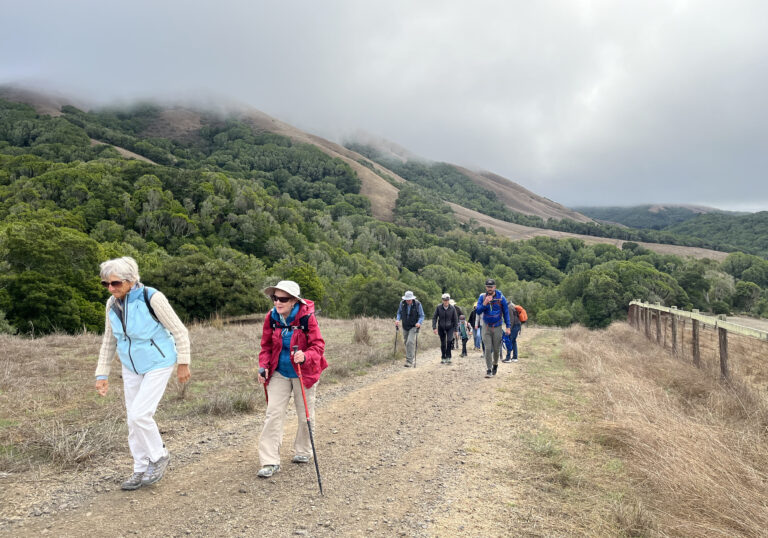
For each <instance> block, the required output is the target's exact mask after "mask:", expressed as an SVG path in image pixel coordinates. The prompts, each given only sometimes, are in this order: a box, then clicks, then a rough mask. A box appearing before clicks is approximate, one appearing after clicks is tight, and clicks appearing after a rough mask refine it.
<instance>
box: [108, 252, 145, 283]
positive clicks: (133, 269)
mask: <svg viewBox="0 0 768 538" xmlns="http://www.w3.org/2000/svg"><path fill="white" fill-rule="evenodd" d="M99 267H100V268H101V270H100V271H99V276H100V277H101V279H102V280H104V279H107V278H109V277H110V276H111V275H116V276H117V278H119V279H121V280H127V281H129V282H133V283H136V282H139V280H140V277H139V265H138V264H137V263H136V260H134V259H133V258H131V257H130V256H123V257H122V258H115V259H114V260H107V261H105V262H103V263H102V264H101V265H100V266H99Z"/></svg>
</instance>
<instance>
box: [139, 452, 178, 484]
mask: <svg viewBox="0 0 768 538" xmlns="http://www.w3.org/2000/svg"><path fill="white" fill-rule="evenodd" d="M170 461H171V454H170V453H167V454H166V455H165V456H163V457H162V458H160V459H159V460H157V461H150V462H149V467H147V470H146V471H145V472H144V477H143V478H142V479H141V485H142V486H148V485H150V484H154V483H155V482H157V481H158V480H160V479H161V478H162V477H163V475H164V474H165V470H166V469H167V468H168V464H169V463H170Z"/></svg>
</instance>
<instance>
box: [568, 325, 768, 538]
mask: <svg viewBox="0 0 768 538" xmlns="http://www.w3.org/2000/svg"><path fill="white" fill-rule="evenodd" d="M703 336H704V335H703V334H702V337H703ZM565 337H566V343H565V346H564V349H563V358H565V359H566V360H568V361H571V362H573V363H575V364H577V365H578V366H579V368H580V369H581V371H582V372H583V373H584V375H585V376H586V378H587V379H588V380H590V381H592V382H593V383H594V384H595V387H596V389H597V391H598V393H599V394H601V399H600V400H601V401H602V411H603V414H604V421H603V422H602V423H600V424H599V425H598V426H596V427H595V432H594V435H595V437H596V439H597V440H598V441H599V442H600V443H602V444H603V445H604V446H605V447H607V448H610V449H612V450H615V451H616V452H617V454H619V455H620V457H621V458H622V459H623V460H624V461H625V463H626V466H627V469H628V471H629V473H630V475H631V476H632V477H634V480H635V483H636V489H637V491H638V494H639V495H640V497H641V498H642V502H643V505H644V507H645V508H646V509H648V511H649V512H650V515H651V517H648V514H644V515H642V514H641V515H642V517H639V519H638V518H637V517H636V516H632V515H631V514H629V517H630V518H635V519H637V520H638V521H640V522H641V523H642V521H646V523H645V524H642V525H645V526H646V529H645V531H643V530H642V529H638V530H636V531H634V532H637V533H639V534H638V535H642V534H644V533H645V534H656V533H659V534H662V535H676V536H721V535H728V536H732V535H746V536H759V535H764V533H765V529H768V507H766V499H768V474H766V471H765V470H766V469H768V446H766V437H767V436H768V430H766V419H765V417H766V410H768V401H766V397H765V395H764V394H761V393H760V391H759V390H757V388H756V387H755V386H754V385H751V384H750V383H749V382H748V381H747V380H743V379H739V378H738V377H736V376H735V381H733V382H731V383H721V382H720V381H719V380H718V379H717V378H716V377H715V376H713V375H712V374H711V372H710V370H708V369H706V368H705V369H701V370H700V369H697V368H696V367H694V366H693V365H692V364H691V362H692V361H690V360H686V361H683V360H679V359H675V358H673V357H672V356H671V354H670V352H669V351H668V350H664V349H662V348H661V347H659V346H657V345H656V344H655V342H649V341H648V340H647V339H646V338H645V336H644V334H641V333H640V332H638V331H635V330H634V329H632V328H631V327H629V325H627V324H623V323H619V324H614V325H612V326H611V327H610V328H608V329H607V330H605V331H595V332H589V331H587V330H585V329H583V328H572V329H569V330H568V331H567V332H566V334H565ZM741 345H743V346H744V349H743V350H741V348H738V349H739V350H740V352H741V351H745V352H746V351H748V353H746V354H747V355H749V354H750V353H752V352H756V350H755V349H754V348H755V347H756V345H760V346H763V345H764V344H762V343H758V342H752V343H751V345H750V344H749V343H748V342H746V343H741ZM736 349H737V346H734V347H733V348H731V357H732V359H733V363H734V364H736V363H738V361H739V359H741V356H739V355H738V354H737V351H736ZM758 349H759V348H758ZM640 512H641V513H642V512H644V510H641V511H640ZM617 517H619V518H620V517H627V514H623V513H622V511H617ZM642 525H641V526H642Z"/></svg>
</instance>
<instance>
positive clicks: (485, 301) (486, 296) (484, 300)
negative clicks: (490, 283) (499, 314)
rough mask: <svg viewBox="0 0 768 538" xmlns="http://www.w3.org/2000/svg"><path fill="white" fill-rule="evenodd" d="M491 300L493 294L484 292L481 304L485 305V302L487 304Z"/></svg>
mask: <svg viewBox="0 0 768 538" xmlns="http://www.w3.org/2000/svg"><path fill="white" fill-rule="evenodd" d="M492 300H493V295H488V294H487V293H486V294H485V299H483V304H484V305H487V304H488V303H490V302H491V301H492Z"/></svg>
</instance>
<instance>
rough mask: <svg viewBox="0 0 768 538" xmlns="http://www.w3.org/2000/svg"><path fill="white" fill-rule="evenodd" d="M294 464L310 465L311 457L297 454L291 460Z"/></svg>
mask: <svg viewBox="0 0 768 538" xmlns="http://www.w3.org/2000/svg"><path fill="white" fill-rule="evenodd" d="M291 461H292V462H293V463H309V456H305V455H303V454H296V455H295V456H294V457H293V459H292V460H291Z"/></svg>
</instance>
